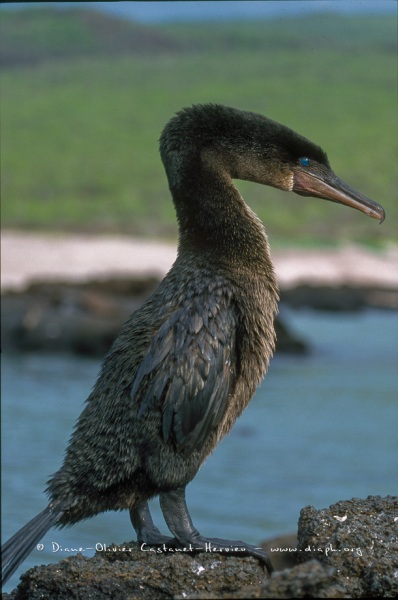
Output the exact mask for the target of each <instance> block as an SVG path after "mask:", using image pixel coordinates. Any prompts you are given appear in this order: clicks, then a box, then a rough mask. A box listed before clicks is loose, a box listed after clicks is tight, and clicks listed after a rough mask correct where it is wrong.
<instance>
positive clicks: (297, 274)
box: [1, 230, 398, 292]
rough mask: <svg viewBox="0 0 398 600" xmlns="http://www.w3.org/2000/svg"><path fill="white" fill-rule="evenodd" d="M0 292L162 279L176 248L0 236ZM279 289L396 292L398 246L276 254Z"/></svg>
mask: <svg viewBox="0 0 398 600" xmlns="http://www.w3.org/2000/svg"><path fill="white" fill-rule="evenodd" d="M1 247H2V275H1V289H2V292H5V291H11V290H13V291H19V290H20V291H22V290H23V289H24V288H26V287H27V286H28V285H29V284H30V283H32V282H34V281H61V280H62V281H70V282H75V283H76V282H84V281H90V280H95V279H106V278H108V277H119V276H120V277H131V276H148V275H153V276H157V277H159V278H160V277H163V276H164V275H165V274H166V273H167V271H168V270H169V269H170V267H171V265H172V264H173V262H174V260H175V258H176V253H177V248H176V245H175V244H172V243H166V242H161V241H155V240H144V239H138V238H134V237H128V236H125V235H123V236H115V235H112V236H111V235H106V236H105V235H103V236H98V235H95V236H94V235H90V234H72V235H63V234H58V233H37V232H23V231H11V230H5V231H3V232H2V235H1ZM271 252H272V258H273V262H274V265H275V269H276V274H277V277H278V281H279V284H280V286H281V288H284V289H289V288H292V287H294V286H296V285H300V284H310V285H311V284H314V285H315V284H316V285H326V286H327V285H330V286H338V285H351V286H378V287H388V288H398V246H397V245H390V246H388V247H387V248H386V249H385V250H382V251H372V250H369V249H366V248H363V247H360V246H343V247H341V248H338V249H336V250H329V249H302V248H298V249H292V248H289V249H287V250H276V251H272V250H271Z"/></svg>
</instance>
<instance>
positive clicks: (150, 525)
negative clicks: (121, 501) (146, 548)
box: [130, 502, 172, 546]
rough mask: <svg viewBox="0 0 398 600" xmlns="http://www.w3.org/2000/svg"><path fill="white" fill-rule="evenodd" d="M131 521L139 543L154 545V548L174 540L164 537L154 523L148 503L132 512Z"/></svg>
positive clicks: (140, 505) (133, 509)
mask: <svg viewBox="0 0 398 600" xmlns="http://www.w3.org/2000/svg"><path fill="white" fill-rule="evenodd" d="M130 519H131V522H132V524H133V527H134V529H135V531H136V534H137V541H138V542H139V543H145V544H153V545H154V546H157V545H161V544H166V543H167V542H169V541H170V540H171V539H172V538H170V537H169V536H166V535H162V534H161V533H160V531H159V529H158V528H157V527H156V525H155V524H154V522H153V521H152V517H151V513H150V511H149V506H148V502H144V503H143V504H139V505H138V506H137V507H135V508H132V509H131V510H130Z"/></svg>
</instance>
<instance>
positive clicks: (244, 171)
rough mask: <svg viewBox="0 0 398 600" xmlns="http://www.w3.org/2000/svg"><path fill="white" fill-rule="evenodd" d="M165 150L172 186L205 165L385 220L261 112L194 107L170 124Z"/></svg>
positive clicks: (313, 148)
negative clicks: (183, 175) (185, 175)
mask: <svg viewBox="0 0 398 600" xmlns="http://www.w3.org/2000/svg"><path fill="white" fill-rule="evenodd" d="M160 148H161V154H162V159H163V162H164V164H165V167H166V171H167V173H168V176H169V181H170V183H171V187H173V186H174V184H175V183H177V185H178V183H179V182H180V181H181V179H182V174H184V173H185V174H186V173H188V172H189V173H190V174H192V173H193V172H194V171H195V170H196V169H198V165H199V164H200V165H201V166H204V167H205V171H206V172H211V171H214V172H217V173H219V174H220V173H222V172H224V173H225V174H226V175H227V176H228V177H231V178H233V179H245V180H248V181H254V182H257V183H262V184H265V185H270V186H272V187H276V188H279V189H282V190H285V191H289V192H295V193H296V194H300V195H302V196H315V197H317V198H323V199H325V200H330V201H332V202H338V203H340V204H345V205H346V206H350V207H352V208H355V209H357V210H360V211H361V212H364V213H365V214H367V215H369V216H370V217H373V218H375V219H379V220H380V221H383V220H384V216H385V214H384V209H383V208H382V207H381V206H380V205H379V204H378V203H377V202H374V201H373V200H370V199H369V198H367V197H365V196H363V195H362V194H360V193H359V192H357V191H355V190H353V189H352V188H351V187H350V186H348V185H347V184H346V183H344V182H343V181H342V180H341V179H339V178H338V177H337V175H336V174H335V173H334V172H333V170H332V169H331V167H330V164H329V160H328V157H327V155H326V153H325V152H324V151H323V150H322V148H320V147H319V146H317V145H316V144H314V143H313V142H311V141H309V140H308V139H306V138H305V137H303V136H301V135H299V134H298V133H296V132H295V131H293V130H292V129H289V128H288V127H286V126H284V125H281V124H280V123H277V122H275V121H273V120H271V119H268V118H267V117H264V116H262V115H259V114H256V113H252V112H247V111H241V110H237V109H234V108H228V107H225V106H221V105H217V104H206V105H195V106H192V107H191V108H187V109H184V110H182V111H181V112H179V113H178V114H177V115H176V116H175V117H174V118H173V119H172V120H171V121H170V122H169V123H168V125H167V126H166V128H165V130H164V131H163V133H162V136H161V140H160ZM198 171H199V169H198Z"/></svg>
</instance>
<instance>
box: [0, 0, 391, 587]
mask: <svg viewBox="0 0 398 600" xmlns="http://www.w3.org/2000/svg"><path fill="white" fill-rule="evenodd" d="M0 16H1V21H0V27H1V31H0V34H1V35H0V61H1V62H0V67H1V72H0V75H1V127H2V139H1V192H2V229H3V231H5V232H9V231H17V232H19V233H23V234H29V235H30V234H32V233H34V234H35V235H38V236H43V235H47V234H51V235H53V236H54V235H55V236H57V235H62V236H65V235H66V236H69V235H70V236H74V235H76V234H79V235H84V236H88V238H90V237H92V236H104V237H109V236H116V235H117V236H119V235H124V236H126V235H127V236H134V237H138V238H141V239H150V240H161V241H162V242H168V243H170V244H172V245H175V244H176V240H177V226H176V222H175V214H174V209H173V205H172V202H171V200H170V196H169V192H168V189H167V181H166V177H165V174H164V172H163V167H162V164H161V161H160V157H159V153H158V139H159V135H160V132H161V130H162V128H163V126H164V124H165V123H166V122H167V121H168V119H169V118H170V117H171V116H172V115H173V114H174V113H175V112H176V111H177V110H179V109H180V108H182V107H183V106H189V105H191V104H194V103H204V102H217V103H221V104H225V105H230V106H234V107H237V108H241V109H244V110H252V111H255V112H259V113H262V114H265V115H266V116H268V117H270V118H272V119H274V120H276V121H280V122H281V123H283V124H285V125H287V126H289V127H291V128H292V129H294V130H296V131H298V132H299V133H301V134H302V135H304V136H306V137H308V138H309V139H311V140H312V141H314V142H315V143H317V144H319V145H321V146H322V147H323V148H324V149H326V151H327V153H328V156H329V160H330V162H331V165H332V167H333V169H334V171H335V172H336V173H337V174H338V175H339V176H340V177H341V178H342V179H343V180H345V181H347V183H349V184H350V185H351V186H352V187H354V188H355V189H357V190H358V191H360V192H362V193H363V194H365V195H366V196H368V197H370V198H372V199H374V200H376V201H378V202H379V203H381V204H382V205H383V206H384V208H385V209H386V214H387V218H386V221H385V222H384V223H383V225H382V226H381V227H380V226H378V224H377V223H376V222H375V221H374V220H372V219H368V218H365V216H364V215H359V213H357V212H356V211H352V210H348V209H346V208H344V207H341V206H338V205H335V204H332V203H324V202H320V201H319V200H317V199H311V198H307V199H304V198H299V197H298V196H296V195H294V194H290V195H289V194H284V193H283V192H280V191H278V190H273V189H271V188H264V187H261V186H258V185H256V184H251V183H248V182H236V185H237V186H238V188H239V189H240V191H241V192H242V194H243V196H244V198H245V199H246V200H247V201H248V203H249V204H250V206H251V207H252V208H253V209H254V210H255V212H256V213H257V214H258V215H259V217H260V218H261V219H262V220H263V221H264V223H265V226H266V229H267V233H268V235H269V238H270V242H271V246H272V248H273V250H275V251H276V252H277V251H278V250H279V249H286V248H288V249H292V250H293V251H294V250H295V249H297V251H299V250H300V251H301V250H303V249H309V250H311V251H313V252H314V254H315V255H316V254H318V253H320V252H322V251H323V250H324V249H328V250H332V251H334V250H336V251H337V250H338V249H339V248H341V247H344V246H345V245H346V244H356V245H358V246H359V247H361V248H365V249H366V251H367V252H370V251H371V252H372V253H374V254H375V255H377V256H381V257H383V256H384V254H383V253H384V252H386V251H387V250H388V249H390V250H391V248H393V249H394V248H395V249H396V243H397V231H398V228H397V221H398V207H397V168H396V165H397V156H398V153H397V139H398V138H397V112H396V106H397V53H396V50H397V15H396V3H395V2H390V1H389V0H381V1H377V2H365V3H363V2H359V1H344V2H343V1H341V2H340V1H337V2H336V1H332V2H327V1H326V2H323V1H311V2H305V1H299V2H297V1H296V2H289V1H285V2H272V1H271V2H261V1H260V2H115V3H113V2H90V3H84V2H76V3H67V2H65V3H62V2H46V3H15V4H12V3H11V4H8V5H5V4H2V6H1V13H0ZM264 200H265V201H264ZM4 252H6V247H5V246H4V247H3V254H4ZM65 260H66V261H67V258H66V259H65ZM83 260H84V256H82V261H83ZM99 260H100V257H99ZM363 266H364V265H361V267H362V268H363ZM369 268H370V267H369ZM60 271H61V272H62V261H61V263H60ZM389 285H390V284H389ZM382 291H383V290H382ZM389 291H391V290H389ZM395 291H396V290H395ZM378 292H380V290H378ZM30 293H31V292H30ZM46 293H47V296H46V298H47V300H48V298H49V297H50V296H51V298H50V300H49V301H48V302H49V305H51V309H52V310H53V309H54V306H55V305H56V304H57V302H58V304H57V307H58V306H61V308H62V310H63V311H64V312H63V314H64V315H65V314H68V315H69V314H70V312H71V310H72V309H71V306H72V304H73V303H71V301H70V299H69V300H68V302H69V304H68V302H66V303H65V302H64V300H62V301H59V293H60V292H59V290H58V289H57V291H56V292H54V290H53V291H52V292H51V293H50V292H48V287H47V288H46ZM49 294H50V295H49ZM51 294H52V295H51ZM54 294H55V296H56V300H54ZM57 294H58V295H57ZM5 295H6V298H5V300H6V302H5V306H6V308H7V320H8V321H10V322H11V321H12V322H13V319H16V318H17V317H15V314H16V312H17V309H18V307H21V306H22V304H23V302H24V300H22V299H21V295H20V294H17V293H16V292H15V291H12V290H11V291H9V290H8V291H7V290H5ZM326 295H327V296H330V290H326ZM26 298H27V300H26ZM26 298H25V300H26V301H27V302H28V303H30V304H31V299H32V296H29V294H28V296H27V297H26ZM91 298H92V296H91ZM96 298H98V296H97V297H96ZM7 302H8V303H7ZM21 303H22V304H21ZM97 304H98V303H97ZM359 304H360V305H357V304H355V303H354V304H352V303H351V304H350V303H349V305H348V309H349V310H343V311H337V310H335V309H336V307H335V306H332V310H321V311H319V310H315V308H314V306H309V307H308V305H307V307H306V308H301V310H299V311H298V310H297V307H296V309H295V308H292V305H286V306H284V305H282V307H281V310H282V313H283V315H284V319H285V322H286V323H288V325H289V328H292V330H293V331H294V332H295V334H296V335H297V337H298V338H299V339H300V340H301V339H302V340H304V345H305V348H306V349H307V352H303V351H302V350H303V346H300V344H298V345H297V349H300V348H301V351H300V352H301V353H300V354H292V353H290V354H282V353H280V354H279V353H278V354H277V355H276V357H275V359H274V360H273V361H272V365H271V369H270V373H269V374H268V375H267V377H266V379H265V381H264V383H263V385H262V386H261V387H260V388H259V390H258V393H257V394H256V396H255V398H254V400H253V402H252V404H251V405H250V407H249V409H248V410H247V411H246V413H245V414H244V415H243V416H242V418H241V419H240V420H239V421H238V423H237V424H236V426H235V428H234V430H233V431H232V433H231V435H230V436H229V437H228V439H226V440H224V441H223V442H222V444H221V445H220V447H219V448H218V449H217V451H216V452H215V454H214V456H212V457H211V458H210V459H209V460H208V462H207V463H206V465H205V467H204V468H203V469H202V470H201V471H200V473H199V475H198V476H197V478H196V479H195V480H194V482H193V483H192V484H191V486H190V487H189V491H188V504H189V506H190V507H191V514H192V517H193V520H194V522H195V524H196V526H197V527H198V529H199V530H200V531H202V532H203V533H204V534H206V535H213V536H218V537H223V536H224V537H230V538H235V539H239V538H241V539H244V540H246V541H248V542H252V543H258V542H259V541H261V540H263V539H265V538H269V537H272V536H275V535H279V534H281V533H288V532H291V531H293V532H294V531H295V530H296V524H297V519H298V514H299V510H300V508H302V507H303V506H304V505H307V504H314V505H315V506H316V507H317V508H321V507H323V506H328V505H329V504H331V503H333V502H336V501H338V500H343V499H349V498H351V497H353V496H358V497H366V496H367V495H369V494H371V495H374V494H380V495H386V494H396V488H395V486H394V485H393V481H394V480H396V468H397V466H398V465H397V442H396V432H395V431H393V424H394V420H395V421H396V389H397V383H398V381H397V369H396V365H397V359H398V342H397V340H398V319H397V311H396V310H394V306H392V305H391V303H390V304H389V305H388V306H386V305H383V306H381V305H380V304H378V303H377V302H373V303H372V302H371V303H370V304H369V303H366V302H365V303H362V304H361V303H359ZM382 304H383V303H382ZM387 304H388V303H387ZM326 305H327V302H326ZM9 306H12V310H11V309H9V308H8V307H9ZM72 308H73V307H72ZM318 308H319V307H318ZM323 308H325V302H324V306H323ZM329 308H330V306H329ZM340 308H341V306H340ZM346 308H347V307H346ZM386 308H387V309H388V310H386ZM360 309H361V310H360ZM22 310H23V311H26V310H27V309H26V306H25V304H24V305H23V308H21V311H22ZM73 310H75V307H74V308H73ZM68 311H69V312H68ZM21 314H22V313H21ZM27 314H28V313H26V312H24V313H23V315H22V317H20V315H19V314H18V318H20V319H21V320H20V322H18V324H17V326H16V327H15V328H14V331H15V332H17V333H18V332H19V334H20V333H21V327H23V326H24V327H25V325H26V322H28V321H29V323H30V324H31V323H32V315H31V313H29V319H30V320H29V319H28V318H27V317H26V315H27ZM104 314H105V316H106V314H107V313H106V310H105V313H104ZM43 315H44V316H43V318H44V320H45V319H46V318H48V313H46V312H44V313H43ZM24 319H25V321H24ZM21 323H22V325H21ZM29 326H30V325H29ZM51 335H52V334H51ZM51 335H50V336H49V337H50V338H51ZM61 337H63V336H61ZM51 339H54V335H52V338H51ZM108 343H109V340H108V339H107V340H106V342H105V343H104V346H106V344H108ZM28 349H29V350H30V351H29V352H26V351H25V352H23V353H21V352H8V351H7V350H9V348H8V346H6V347H5V353H4V354H3V359H2V362H3V378H2V392H3V402H2V417H3V418H2V428H3V435H2V443H3V469H2V473H3V488H2V489H3V527H2V531H3V535H4V539H7V538H8V537H9V536H10V535H12V534H13V533H14V532H15V531H16V530H17V529H18V528H19V527H20V526H22V525H23V524H24V523H25V522H26V521H27V520H28V519H30V518H31V517H32V516H34V514H36V512H38V511H39V510H41V509H42V508H43V507H44V503H45V497H44V495H43V489H44V488H45V481H46V478H47V477H48V476H49V475H50V474H51V473H52V472H54V471H55V470H57V469H58V468H59V466H60V463H61V461H62V456H63V451H64V448H65V445H66V443H67V440H68V437H69V435H70V432H71V429H72V427H73V423H74V422H75V420H76V418H77V416H78V415H79V413H80V411H81V409H82V405H83V401H84V399H85V397H86V396H87V395H88V393H89V391H90V388H91V386H92V384H93V382H94V379H95V377H96V373H97V371H98V367H99V364H100V359H99V358H98V357H97V356H94V357H93V356H87V354H90V353H89V352H80V353H73V352H72V353H71V352H69V353H63V352H53V351H52V348H51V347H50V351H48V347H47V351H46V350H45V351H44V352H43V349H42V348H39V347H38V346H35V345H34V344H33V345H31V347H30V348H28ZM80 350H81V348H80ZM101 350H102V346H101ZM104 351H105V347H104ZM93 354H95V353H93ZM153 510H154V514H155V517H156V520H159V521H160V522H161V516H160V512H159V509H158V507H157V504H156V503H154V508H153ZM161 526H162V527H163V528H164V524H162V525H161ZM133 537H134V536H133V532H132V530H130V526H129V521H128V515H127V514H109V515H102V516H100V517H96V518H95V519H92V520H90V521H88V522H86V523H83V524H79V525H77V526H75V527H74V528H73V529H71V530H63V531H61V532H58V531H55V532H50V533H49V534H48V536H46V540H45V551H44V552H41V553H40V552H34V553H32V555H31V556H30V557H29V559H28V560H27V561H26V562H25V563H24V565H23V566H22V567H21V569H20V570H19V573H22V572H24V571H25V570H26V569H27V568H28V567H29V566H33V565H35V564H38V563H41V562H46V561H50V560H52V561H55V560H59V559H60V558H64V557H65V556H67V551H64V552H61V551H59V552H58V553H54V552H52V548H51V541H55V542H57V543H58V544H59V545H60V546H61V547H62V548H76V547H83V548H89V547H91V548H92V547H93V546H94V545H95V543H96V542H101V543H110V542H119V543H120V542H122V541H126V540H129V539H132V538H133ZM92 553H93V552H92V551H90V550H88V551H87V552H86V554H87V555H90V554H92ZM16 584H17V577H16V576H15V577H14V578H13V580H12V581H11V582H10V584H9V586H8V588H7V589H11V588H12V587H15V585H16Z"/></svg>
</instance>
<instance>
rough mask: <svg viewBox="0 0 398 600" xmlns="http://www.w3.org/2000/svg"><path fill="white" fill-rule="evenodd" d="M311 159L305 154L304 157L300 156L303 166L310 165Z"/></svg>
mask: <svg viewBox="0 0 398 600" xmlns="http://www.w3.org/2000/svg"><path fill="white" fill-rule="evenodd" d="M310 162H311V161H310V159H309V158H307V157H306V156H303V157H302V158H299V163H300V165H301V166H302V167H309V166H310Z"/></svg>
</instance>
